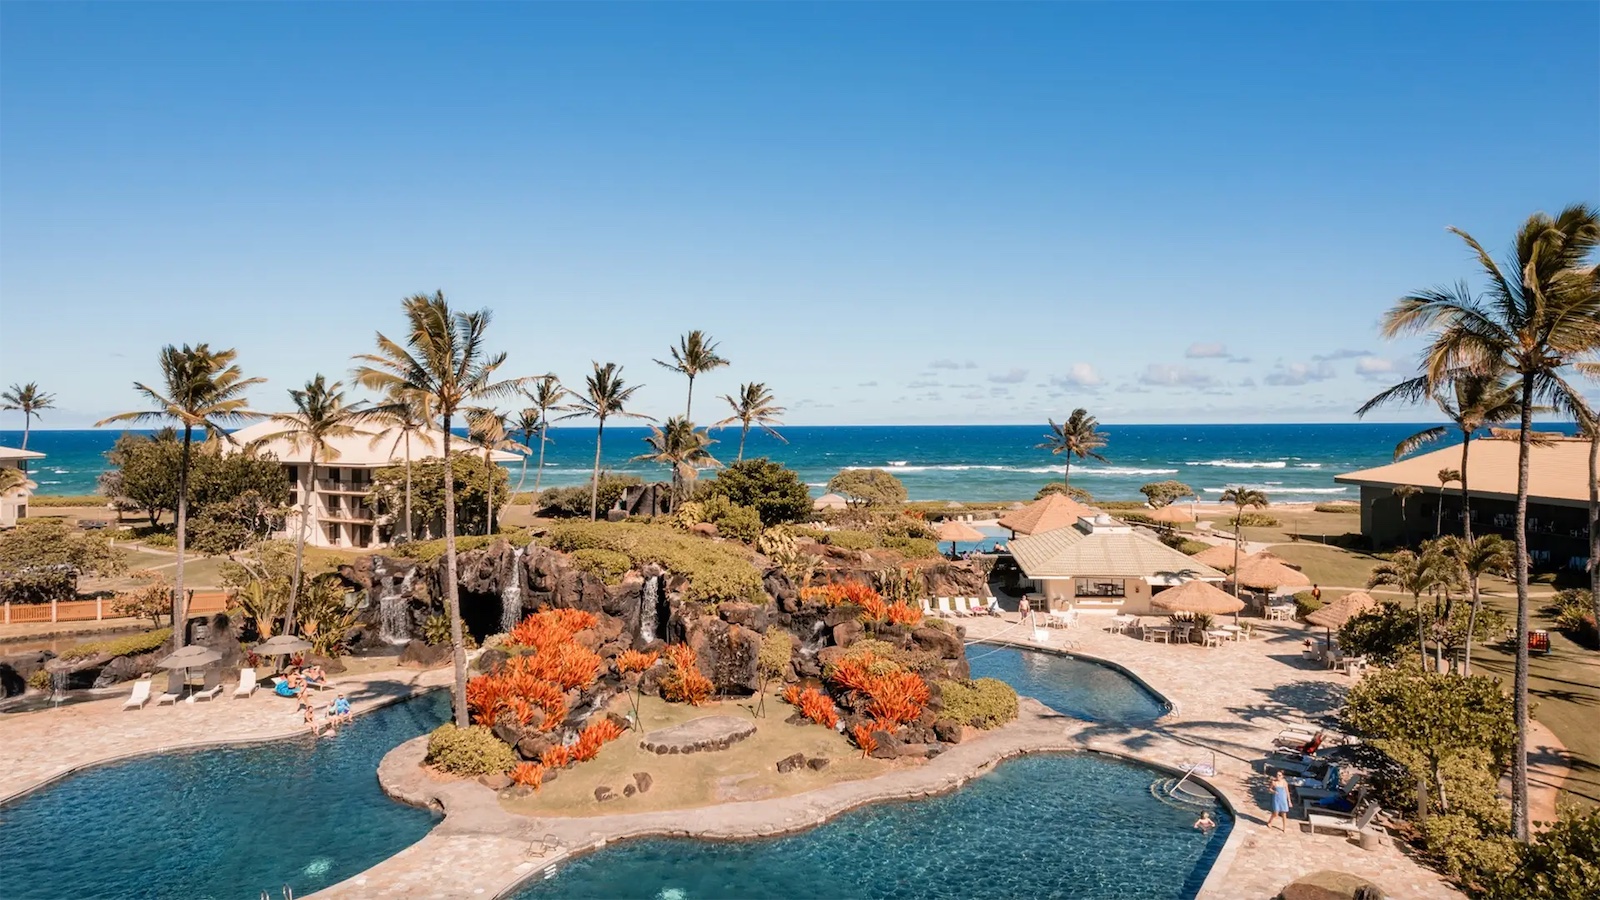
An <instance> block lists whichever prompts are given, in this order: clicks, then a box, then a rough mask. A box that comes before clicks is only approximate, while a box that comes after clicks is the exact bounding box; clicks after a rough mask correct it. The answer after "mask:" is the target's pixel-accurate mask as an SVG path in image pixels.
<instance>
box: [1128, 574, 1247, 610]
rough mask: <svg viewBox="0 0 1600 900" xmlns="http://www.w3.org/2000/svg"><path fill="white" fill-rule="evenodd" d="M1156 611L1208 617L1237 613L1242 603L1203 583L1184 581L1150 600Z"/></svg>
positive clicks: (1241, 607)
mask: <svg viewBox="0 0 1600 900" xmlns="http://www.w3.org/2000/svg"><path fill="white" fill-rule="evenodd" d="M1150 605H1151V606H1153V607H1155V608H1156V609H1167V610H1171V611H1173V612H1191V613H1200V614H1204V615H1208V616H1219V615H1226V614H1227V613H1237V612H1238V611H1239V610H1241V609H1244V601H1243V600H1240V599H1239V598H1238V597H1235V596H1233V595H1232V594H1229V593H1228V592H1227V591H1224V590H1222V589H1220V588H1218V587H1217V586H1216V585H1213V584H1211V583H1209V582H1205V581H1185V582H1184V583H1183V584H1180V585H1178V586H1177V587H1173V588H1167V589H1166V590H1164V591H1162V592H1161V593H1159V594H1156V595H1155V596H1153V597H1151V598H1150Z"/></svg>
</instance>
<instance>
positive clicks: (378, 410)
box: [366, 388, 433, 541]
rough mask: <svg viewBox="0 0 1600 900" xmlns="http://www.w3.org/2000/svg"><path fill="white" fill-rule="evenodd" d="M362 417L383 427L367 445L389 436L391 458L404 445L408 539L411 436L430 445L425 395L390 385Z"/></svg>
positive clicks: (407, 536)
mask: <svg viewBox="0 0 1600 900" xmlns="http://www.w3.org/2000/svg"><path fill="white" fill-rule="evenodd" d="M366 418H367V419H368V420H370V421H374V422H378V423H380V424H382V425H383V426H384V427H383V429H382V430H380V431H379V432H378V433H377V434H375V435H373V436H372V440H371V441H370V442H368V444H367V446H369V447H376V446H378V445H379V444H381V443H383V442H384V441H385V440H387V439H388V438H389V437H390V436H393V437H394V442H393V443H391V444H390V445H389V458H390V459H393V458H394V452H395V451H396V450H398V449H400V448H401V447H402V446H404V447H405V470H406V487H405V500H404V501H403V503H404V509H403V510H402V514H403V515H404V517H405V525H406V530H405V539H406V540H407V541H409V540H411V539H412V538H413V537H415V535H414V534H413V533H412V527H413V525H412V521H411V439H412V438H416V439H417V441H418V442H419V443H421V444H422V445H423V446H424V447H427V448H428V449H430V450H431V449H433V415H432V414H431V413H430V412H429V411H428V398H427V397H425V396H421V395H417V394H408V393H406V392H405V391H404V390H402V389H398V388H391V389H390V390H389V394H388V396H387V397H385V398H384V401H383V402H382V403H380V404H378V405H377V406H373V407H369V408H368V409H367V415H366Z"/></svg>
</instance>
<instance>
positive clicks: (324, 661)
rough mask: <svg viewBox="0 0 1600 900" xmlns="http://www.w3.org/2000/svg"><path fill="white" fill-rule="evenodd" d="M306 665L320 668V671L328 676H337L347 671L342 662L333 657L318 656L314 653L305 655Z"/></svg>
mask: <svg viewBox="0 0 1600 900" xmlns="http://www.w3.org/2000/svg"><path fill="white" fill-rule="evenodd" d="M306 665H308V666H321V667H322V671H324V672H327V673H328V674H329V675H339V674H342V673H344V672H346V671H348V669H346V668H345V664H344V661H343V660H341V659H338V658H337V657H333V656H320V655H318V654H315V653H307V654H306Z"/></svg>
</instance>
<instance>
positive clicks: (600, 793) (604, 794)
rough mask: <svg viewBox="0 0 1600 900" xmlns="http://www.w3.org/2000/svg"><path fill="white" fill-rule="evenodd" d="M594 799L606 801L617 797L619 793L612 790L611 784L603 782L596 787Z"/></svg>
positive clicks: (599, 801)
mask: <svg viewBox="0 0 1600 900" xmlns="http://www.w3.org/2000/svg"><path fill="white" fill-rule="evenodd" d="M594 799H595V801H596V802H597V803H604V802H606V801H607V800H615V799H617V795H616V794H614V793H612V792H611V788H610V787H609V786H607V785H604V784H602V785H600V786H599V787H597V788H595V789H594Z"/></svg>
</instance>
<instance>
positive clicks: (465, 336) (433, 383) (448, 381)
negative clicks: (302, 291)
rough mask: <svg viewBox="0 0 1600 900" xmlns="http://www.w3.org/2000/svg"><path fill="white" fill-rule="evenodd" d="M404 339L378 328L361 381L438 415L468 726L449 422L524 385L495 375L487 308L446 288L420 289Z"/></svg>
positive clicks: (498, 359) (461, 715)
mask: <svg viewBox="0 0 1600 900" xmlns="http://www.w3.org/2000/svg"><path fill="white" fill-rule="evenodd" d="M404 310H405V315H406V324H407V327H406V336H405V339H404V342H403V343H402V342H399V341H394V340H390V339H389V338H387V337H384V335H383V333H382V332H379V334H378V349H377V352H376V353H367V354H362V355H360V356H357V357H356V361H357V363H359V365H357V366H356V368H355V379H356V382H357V383H358V384H360V385H361V386H362V387H365V388H367V389H369V390H375V391H378V392H380V393H383V394H385V395H387V396H396V395H398V396H402V397H407V398H411V399H413V400H415V401H416V402H418V403H419V404H426V406H425V408H426V410H427V411H428V413H429V414H430V415H433V416H438V417H439V419H440V422H441V428H440V432H441V442H442V444H443V450H444V479H443V480H444V494H445V496H444V518H445V521H444V540H445V578H444V582H445V588H444V594H445V609H446V611H447V612H448V614H449V616H450V643H451V648H452V650H453V651H454V652H453V654H452V655H453V656H454V658H455V670H456V671H455V676H456V678H455V694H454V706H455V721H456V724H457V725H458V726H460V727H463V728H465V727H466V726H467V649H466V645H465V644H464V643H463V642H462V639H461V600H460V595H459V592H458V587H457V584H456V502H455V478H454V477H452V475H451V469H452V467H453V466H454V465H455V462H456V460H455V457H454V456H453V455H452V454H451V453H450V427H451V424H452V421H453V420H454V419H455V417H456V416H458V415H460V414H462V413H463V412H465V411H466V410H467V409H468V408H470V407H473V406H477V405H479V404H482V403H483V402H485V401H491V400H495V399H498V398H501V397H506V396H509V395H510V394H512V393H514V392H515V391H517V390H518V389H519V388H520V387H521V386H522V380H521V379H516V378H513V379H507V380H500V381H497V380H495V373H496V371H497V370H498V369H499V368H500V366H501V365H503V364H504V363H505V361H506V355H505V354H504V353H497V354H490V353H489V352H488V351H487V350H486V349H485V348H484V340H485V334H486V332H487V331H488V330H489V319H490V315H489V311H488V310H486V309H484V310H479V311H478V312H474V313H467V312H458V311H455V310H452V309H451V308H450V304H449V302H448V301H446V300H445V298H444V292H443V291H437V292H435V293H434V295H433V296H431V297H430V296H428V295H426V294H418V295H416V296H413V297H410V298H407V299H406V301H405V303H404Z"/></svg>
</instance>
